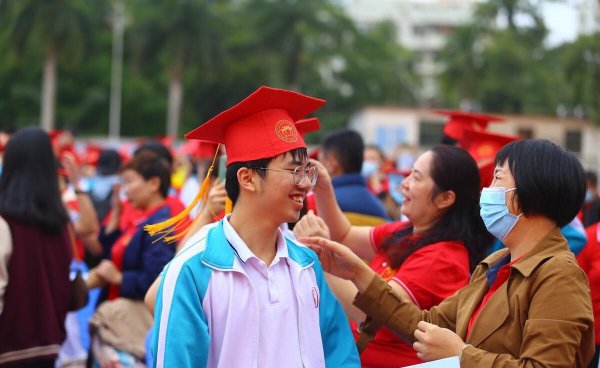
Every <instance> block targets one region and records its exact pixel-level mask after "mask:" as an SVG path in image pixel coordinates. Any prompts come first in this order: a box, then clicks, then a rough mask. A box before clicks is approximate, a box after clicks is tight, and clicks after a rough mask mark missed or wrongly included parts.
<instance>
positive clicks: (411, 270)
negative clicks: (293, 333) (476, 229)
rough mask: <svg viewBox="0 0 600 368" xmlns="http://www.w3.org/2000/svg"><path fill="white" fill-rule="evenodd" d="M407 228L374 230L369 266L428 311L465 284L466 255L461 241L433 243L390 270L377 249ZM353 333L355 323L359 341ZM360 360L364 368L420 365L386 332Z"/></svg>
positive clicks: (398, 225)
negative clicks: (373, 255) (371, 256)
mask: <svg viewBox="0 0 600 368" xmlns="http://www.w3.org/2000/svg"><path fill="white" fill-rule="evenodd" d="M407 226H409V224H408V223H406V222H394V223H389V224H384V225H380V226H376V227H374V228H373V230H372V231H371V243H372V245H373V248H374V249H375V251H376V255H375V257H374V258H373V259H372V260H371V263H370V266H371V268H372V269H373V270H374V271H375V272H377V273H378V274H379V275H380V276H381V277H383V278H384V279H385V280H387V281H388V282H390V281H393V282H397V283H398V284H399V285H400V286H401V287H402V288H403V289H404V290H405V291H406V293H407V294H408V295H409V296H410V297H411V299H412V300H413V302H414V303H415V304H416V305H417V306H418V307H419V308H421V309H429V308H431V307H433V306H435V305H438V304H439V303H440V302H441V301H442V300H444V299H446V298H447V297H449V296H451V295H453V294H454V293H455V292H456V291H457V290H458V289H460V288H462V287H463V286H465V285H467V284H468V282H469V276H470V272H469V252H468V251H467V248H465V246H464V244H463V243H462V242H460V241H444V242H438V243H433V244H430V245H428V246H425V247H423V248H421V249H419V250H417V251H415V252H414V253H413V254H411V255H410V256H409V257H408V258H407V259H406V260H405V261H404V263H402V265H401V266H400V268H399V269H397V270H393V269H391V268H390V266H389V261H388V260H387V258H386V256H385V254H384V253H383V252H382V251H380V250H379V247H380V246H381V244H382V243H383V242H384V241H385V240H386V239H388V238H389V237H391V236H393V235H394V233H396V232H397V231H400V230H402V229H404V228H406V227H407ZM356 329H357V325H356V323H355V322H352V330H353V331H354V335H355V338H358V333H357V332H356ZM360 358H361V362H362V366H363V367H402V366H406V365H411V364H418V363H421V362H422V361H421V360H420V359H418V358H417V353H416V352H415V351H414V349H413V348H412V346H410V345H408V344H407V343H405V342H404V341H403V340H402V339H400V338H399V337H398V336H397V335H395V334H394V333H392V332H391V331H390V330H388V329H387V328H381V329H380V330H379V331H378V332H377V334H376V335H375V338H374V339H373V341H371V342H370V343H369V345H368V346H367V348H366V349H365V350H364V351H363V353H362V354H361V357H360Z"/></svg>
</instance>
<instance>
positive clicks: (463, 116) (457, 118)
mask: <svg viewBox="0 0 600 368" xmlns="http://www.w3.org/2000/svg"><path fill="white" fill-rule="evenodd" d="M435 112H436V113H438V114H441V115H446V116H448V117H449V119H448V121H447V122H446V124H445V125H444V134H445V135H447V136H448V137H450V138H452V139H454V140H456V141H460V140H461V139H462V136H463V131H465V130H466V129H471V130H478V131H481V130H485V129H486V128H487V126H488V124H489V123H491V122H498V121H503V120H504V119H503V118H500V117H498V116H492V115H484V114H475V113H472V112H465V111H455V110H436V111H435Z"/></svg>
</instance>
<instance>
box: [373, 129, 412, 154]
mask: <svg viewBox="0 0 600 368" xmlns="http://www.w3.org/2000/svg"><path fill="white" fill-rule="evenodd" d="M401 143H406V129H405V128H404V127H403V126H395V127H386V126H379V127H378V128H377V130H376V131H375V144H376V145H377V146H379V147H380V148H382V149H383V150H384V151H387V152H391V151H392V150H393V149H394V148H396V146H397V145H399V144H401Z"/></svg>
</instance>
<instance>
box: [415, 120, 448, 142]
mask: <svg viewBox="0 0 600 368" xmlns="http://www.w3.org/2000/svg"><path fill="white" fill-rule="evenodd" d="M419 126H420V129H419V144H420V145H421V146H433V145H435V144H438V143H440V142H441V141H442V137H443V129H444V124H443V123H440V122H439V121H421V122H420V123H419Z"/></svg>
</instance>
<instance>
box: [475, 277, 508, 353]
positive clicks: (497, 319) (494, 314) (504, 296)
mask: <svg viewBox="0 0 600 368" xmlns="http://www.w3.org/2000/svg"><path fill="white" fill-rule="evenodd" d="M485 289H486V290H487V288H485ZM482 297H483V295H482ZM481 299H482V298H479V301H478V302H477V303H475V304H476V307H477V306H479V304H480V302H481ZM473 311H474V309H473ZM508 314H509V309H508V282H505V283H503V284H502V286H500V288H499V289H498V290H496V292H495V293H494V295H493V296H492V297H491V298H490V300H489V301H488V302H487V304H486V305H485V307H484V308H483V310H482V311H481V313H479V316H478V317H477V319H476V320H475V323H473V328H472V329H471V334H470V335H469V336H468V338H467V341H468V343H470V344H472V345H473V346H479V344H481V342H482V341H483V340H485V339H487V338H488V337H489V336H490V335H491V334H492V333H494V332H495V331H496V330H498V328H500V326H502V324H503V323H504V321H505V320H506V318H507V317H508ZM472 315H473V313H471V314H469V318H471V317H470V316H472ZM468 323H469V322H468V321H467V325H468Z"/></svg>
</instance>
